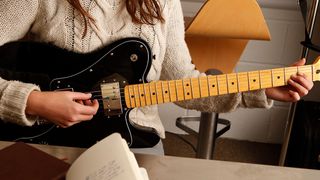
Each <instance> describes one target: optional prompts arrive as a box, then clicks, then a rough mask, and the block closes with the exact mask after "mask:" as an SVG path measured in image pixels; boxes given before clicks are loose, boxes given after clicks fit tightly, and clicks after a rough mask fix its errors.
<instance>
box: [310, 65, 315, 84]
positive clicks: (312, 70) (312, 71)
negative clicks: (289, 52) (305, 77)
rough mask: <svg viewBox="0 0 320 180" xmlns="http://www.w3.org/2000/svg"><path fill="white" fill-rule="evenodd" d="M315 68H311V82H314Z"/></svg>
mask: <svg viewBox="0 0 320 180" xmlns="http://www.w3.org/2000/svg"><path fill="white" fill-rule="evenodd" d="M313 68H314V66H313V65H312V66H311V80H312V81H313V73H314V69H313Z"/></svg>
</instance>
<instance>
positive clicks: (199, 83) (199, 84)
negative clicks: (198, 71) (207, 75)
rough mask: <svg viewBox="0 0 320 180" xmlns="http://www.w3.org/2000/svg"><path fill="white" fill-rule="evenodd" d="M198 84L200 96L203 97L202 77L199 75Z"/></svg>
mask: <svg viewBox="0 0 320 180" xmlns="http://www.w3.org/2000/svg"><path fill="white" fill-rule="evenodd" d="M198 86H199V92H200V98H202V91H201V82H200V77H198Z"/></svg>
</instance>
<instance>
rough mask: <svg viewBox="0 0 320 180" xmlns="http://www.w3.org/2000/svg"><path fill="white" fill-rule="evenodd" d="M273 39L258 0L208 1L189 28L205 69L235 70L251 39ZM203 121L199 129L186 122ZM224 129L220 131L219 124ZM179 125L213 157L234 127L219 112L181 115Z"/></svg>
mask: <svg viewBox="0 0 320 180" xmlns="http://www.w3.org/2000/svg"><path fill="white" fill-rule="evenodd" d="M252 39H254V40H270V33H269V30H268V27H267V25H266V22H265V19H264V17H263V14H262V12H261V9H260V7H259V5H258V3H257V2H256V0H207V1H206V2H205V3H204V5H203V6H202V7H201V9H200V10H199V12H198V13H197V15H196V16H195V17H194V18H193V20H192V21H191V23H190V24H189V25H188V26H187V28H186V41H187V44H188V47H189V50H190V53H191V56H192V60H193V63H194V64H195V66H196V68H197V69H198V70H200V71H201V72H206V71H208V70H213V69H214V70H218V71H220V72H222V73H231V72H233V71H234V68H235V66H236V64H237V62H238V61H239V58H240V56H241V54H242V52H243V50H244V49H245V47H246V45H247V43H248V41H249V40H252ZM188 121H200V125H199V131H198V132H196V131H194V130H192V129H191V128H189V127H188V126H187V125H186V122H188ZM218 124H222V125H224V128H222V129H221V130H220V131H218V132H217V125H218ZM176 125H177V127H179V128H181V129H183V130H184V131H186V132H188V133H190V134H194V135H196V136H197V138H198V143H197V148H196V151H197V152H196V157H197V158H203V159H212V158H213V151H214V145H215V140H216V138H217V137H219V136H220V135H222V134H223V133H225V132H226V131H227V130H229V128H230V125H231V124H230V121H228V120H225V119H220V118H219V114H218V113H206V112H202V113H201V116H200V117H179V118H177V121H176Z"/></svg>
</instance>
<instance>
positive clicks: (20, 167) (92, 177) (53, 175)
mask: <svg viewBox="0 0 320 180" xmlns="http://www.w3.org/2000/svg"><path fill="white" fill-rule="evenodd" d="M0 179H10V180H21V179H32V180H44V179H45V180H63V179H65V180H123V179H130V180H148V179H149V178H148V174H147V171H146V170H145V169H144V168H140V167H139V166H138V163H137V161H136V159H135V157H134V154H133V153H132V152H131V151H130V149H129V147H128V145H127V143H126V141H125V140H124V139H122V138H121V135H120V134H118V133H114V134H112V135H110V136H108V137H106V138H104V139H103V140H101V141H99V142H98V143H96V144H95V145H93V146H91V147H90V148H88V149H87V150H86V151H84V152H83V153H82V154H81V155H80V156H79V157H78V158H77V159H76V160H75V161H74V162H73V163H72V164H71V165H70V164H68V163H66V162H64V161H62V160H60V159H58V158H56V157H54V156H51V155H49V154H47V153H45V152H43V151H41V150H39V149H37V148H35V147H33V146H30V145H28V144H25V143H22V142H17V143H14V144H12V145H10V146H8V147H6V148H3V149H1V150H0Z"/></svg>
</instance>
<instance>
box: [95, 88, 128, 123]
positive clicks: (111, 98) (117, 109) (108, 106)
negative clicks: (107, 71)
mask: <svg viewBox="0 0 320 180" xmlns="http://www.w3.org/2000/svg"><path fill="white" fill-rule="evenodd" d="M100 88H101V96H102V101H103V110H104V114H105V115H106V116H107V117H110V116H117V115H118V116H119V115H121V114H122V113H123V109H122V103H121V90H120V85H119V82H112V83H102V84H100Z"/></svg>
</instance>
